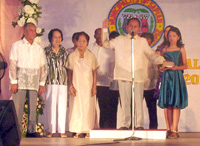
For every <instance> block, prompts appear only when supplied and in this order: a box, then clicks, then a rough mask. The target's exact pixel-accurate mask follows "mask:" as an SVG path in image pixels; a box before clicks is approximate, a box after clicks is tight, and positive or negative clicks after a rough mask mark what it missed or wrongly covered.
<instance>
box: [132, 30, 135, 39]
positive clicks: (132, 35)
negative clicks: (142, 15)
mask: <svg viewBox="0 0 200 146" xmlns="http://www.w3.org/2000/svg"><path fill="white" fill-rule="evenodd" d="M134 32H135V31H134V30H131V36H132V38H133V37H134Z"/></svg>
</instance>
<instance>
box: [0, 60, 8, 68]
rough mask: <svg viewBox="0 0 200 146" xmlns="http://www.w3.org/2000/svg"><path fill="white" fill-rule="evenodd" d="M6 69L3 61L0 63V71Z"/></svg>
mask: <svg viewBox="0 0 200 146" xmlns="http://www.w3.org/2000/svg"><path fill="white" fill-rule="evenodd" d="M6 68H7V63H6V62H3V61H0V70H2V69H6Z"/></svg>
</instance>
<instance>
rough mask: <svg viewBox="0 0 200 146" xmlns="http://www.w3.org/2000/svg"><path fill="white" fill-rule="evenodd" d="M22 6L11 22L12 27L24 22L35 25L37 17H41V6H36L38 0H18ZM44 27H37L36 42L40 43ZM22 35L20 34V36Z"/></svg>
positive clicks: (21, 24) (21, 25)
mask: <svg viewBox="0 0 200 146" xmlns="http://www.w3.org/2000/svg"><path fill="white" fill-rule="evenodd" d="M19 1H20V2H21V4H22V6H20V7H19V10H18V16H17V20H16V21H14V22H12V25H13V27H14V28H15V27H16V25H18V26H20V27H23V26H24V24H26V23H33V24H35V26H36V27H37V24H38V18H41V16H40V15H41V14H42V12H41V9H42V7H39V6H38V2H39V0H19ZM44 31H45V30H44V28H39V27H37V29H36V32H37V37H36V38H35V41H36V42H37V43H41V38H40V36H42V35H43V33H44ZM23 37H24V35H23V36H22V38H23Z"/></svg>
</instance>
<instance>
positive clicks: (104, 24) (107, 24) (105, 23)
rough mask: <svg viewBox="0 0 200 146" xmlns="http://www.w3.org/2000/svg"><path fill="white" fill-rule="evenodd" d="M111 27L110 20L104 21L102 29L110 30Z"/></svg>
mask: <svg viewBox="0 0 200 146" xmlns="http://www.w3.org/2000/svg"><path fill="white" fill-rule="evenodd" d="M109 26H110V24H109V20H108V19H105V20H104V21H103V25H102V28H108V27H109Z"/></svg>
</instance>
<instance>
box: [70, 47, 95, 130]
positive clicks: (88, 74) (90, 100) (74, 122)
mask: <svg viewBox="0 0 200 146" xmlns="http://www.w3.org/2000/svg"><path fill="white" fill-rule="evenodd" d="M67 67H68V68H69V69H71V70H73V79H72V83H73V86H74V88H75V89H76V90H77V93H76V96H75V97H73V96H70V99H69V131H70V132H75V133H88V132H89V130H91V129H94V128H95V125H96V121H97V120H96V96H93V97H92V96H91V89H92V84H93V75H92V70H94V69H96V68H97V67H98V65H97V60H96V58H95V56H94V55H93V54H92V53H91V52H90V51H89V50H86V52H85V54H84V58H79V52H78V49H76V51H75V52H73V53H72V54H70V56H69V59H68V63H67Z"/></svg>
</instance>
